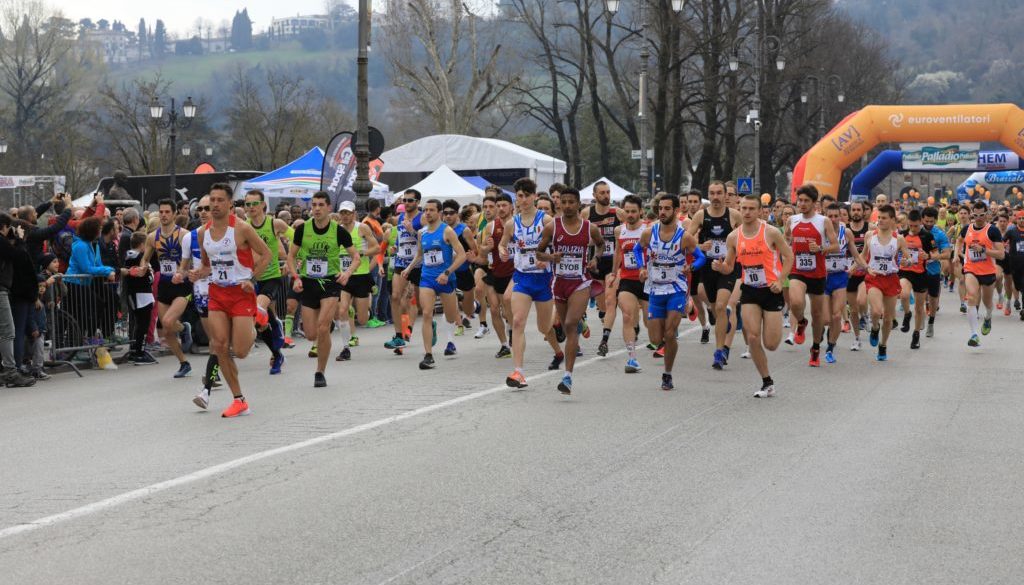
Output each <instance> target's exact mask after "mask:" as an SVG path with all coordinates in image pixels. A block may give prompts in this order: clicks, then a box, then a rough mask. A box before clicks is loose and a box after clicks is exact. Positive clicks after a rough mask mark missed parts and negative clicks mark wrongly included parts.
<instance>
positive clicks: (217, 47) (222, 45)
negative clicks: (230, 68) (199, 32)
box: [199, 38, 231, 55]
mask: <svg viewBox="0 0 1024 585" xmlns="http://www.w3.org/2000/svg"><path fill="white" fill-rule="evenodd" d="M199 42H200V43H202V45H203V54H204V55H209V54H211V53H227V52H228V51H229V50H230V49H231V39H229V38H222V39H210V38H206V39H200V40H199Z"/></svg>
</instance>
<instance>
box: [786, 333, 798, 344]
mask: <svg viewBox="0 0 1024 585" xmlns="http://www.w3.org/2000/svg"><path fill="white" fill-rule="evenodd" d="M794 344H796V341H794V339H793V332H792V331H790V332H789V335H787V336H786V345H794Z"/></svg>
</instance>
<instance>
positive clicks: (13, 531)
mask: <svg viewBox="0 0 1024 585" xmlns="http://www.w3.org/2000/svg"><path fill="white" fill-rule="evenodd" d="M698 330H699V328H698V327H692V328H690V329H687V330H685V331H683V332H682V333H680V334H679V337H685V336H686V335H689V334H690V333H692V332H694V331H698ZM625 352H626V350H625V349H620V350H616V351H613V352H610V353H609V354H608V355H607V356H605V357H592V358H590V359H587V360H583V361H581V362H577V363H576V367H584V366H587V365H590V364H592V363H595V362H597V361H601V360H606V359H608V358H610V357H614V356H617V355H622V354H623V353H625ZM561 372H562V370H552V371H548V372H544V373H541V374H536V375H534V376H530V377H528V378H527V380H528V381H531V382H532V381H534V380H540V379H541V378H546V377H549V376H554V375H556V374H561ZM510 390H513V389H512V388H509V387H508V386H506V385H505V384H501V385H500V386H495V387H493V388H488V389H486V390H481V391H479V392H473V393H472V394H466V395H464V396H459V397H458V398H452V399H451V400H446V401H444V402H438V403H437V404H431V405H429V406H424V407H422V408H417V409H416V410H410V411H408V412H403V413H401V414H396V415H394V416H389V417H385V418H382V419H379V420H375V421H373V422H368V423H365V424H361V425H358V426H354V427H349V428H347V429H344V430H341V431H337V432H334V433H328V434H326V435H320V436H319V437H313V438H312V439H306V440H305V441H299V442H297V443H291V444H289V445H284V446H281V447H276V448H274V449H268V450H266V451H260V452H258V453H253V454H252V455H246V456H245V457H240V458H238V459H233V460H231V461H227V462H224V463H220V464H218V465H214V466H211V467H207V468H205V469H200V470H198V471H194V472H192V473H189V474H186V475H182V476H179V477H176V478H174V479H169V480H166V481H161V482H159V483H154V484H151V485H148V486H146V487H142V488H139V489H136V490H132V491H130V492H124V493H123V494H118V495H116V496H113V497H110V498H107V499H105V500H100V501H98V502H93V503H91V504H86V505H84V506H80V507H78V508H74V509H71V510H68V511H66V512H61V513H59V514H53V515H52V516H46V517H44V518H39V519H38V520H34V521H32V522H27V523H25V524H16V525H14V526H9V527H7V528H4V529H3V530H0V540H2V539H4V538H9V537H11V536H15V535H18V534H24V533H26V532H32V531H34V530H38V529H40V528H44V527H46V526H53V525H55V524H60V523H62V522H68V521H70V520H75V519H76V518H81V517H83V516H89V515H92V514H95V513H97V512H102V511H103V510H108V509H110V508H115V507H117V506H120V505H122V504H127V503H129V502H134V501H135V500H141V499H142V498H146V497H149V496H152V495H154V494H158V493H160V492H163V491H167V490H169V489H174V488H176V487H181V486H183V485H188V484H190V483H195V482H197V481H200V480H203V479H206V478H209V477H214V476H217V475H220V474H222V473H225V472H228V471H231V470H232V469H237V468H239V467H243V466H245V465H249V464H250V463H256V462H257V461H262V460H264V459H267V458H270V457H274V456H277V455H283V454H285V453H291V452H293V451H299V450H302V449H306V448H309V447H313V446H316V445H319V444H321V443H327V442H330V441H334V440H337V439H342V438H345V437H351V436H352V435H358V434H359V433H363V432H366V431H370V430H373V429H377V428H380V427H383V426H386V425H389V424H392V423H396V422H400V421H403V420H406V419H410V418H413V417H416V416H420V415H424V414H429V413H431V412H434V411H437V410H442V409H445V408H449V407H452V406H455V405H457V404H462V403H463V402H469V401H470V400H476V399H478V398H483V397H485V396H490V395H491V394H497V393H498V392H503V391H510Z"/></svg>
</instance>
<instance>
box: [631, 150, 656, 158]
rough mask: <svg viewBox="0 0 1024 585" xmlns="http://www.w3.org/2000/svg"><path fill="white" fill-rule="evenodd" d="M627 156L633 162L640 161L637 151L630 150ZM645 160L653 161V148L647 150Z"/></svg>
mask: <svg viewBox="0 0 1024 585" xmlns="http://www.w3.org/2000/svg"><path fill="white" fill-rule="evenodd" d="M629 154H630V157H631V158H632V159H633V160H640V151H639V150H631V151H630V152H629ZM647 159H648V160H652V159H654V149H653V148H648V149H647Z"/></svg>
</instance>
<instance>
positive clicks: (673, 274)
mask: <svg viewBox="0 0 1024 585" xmlns="http://www.w3.org/2000/svg"><path fill="white" fill-rule="evenodd" d="M651 280H652V281H653V282H654V284H671V283H673V282H676V281H677V280H679V266H676V265H671V266H664V265H657V264H655V265H654V266H652V267H651Z"/></svg>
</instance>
